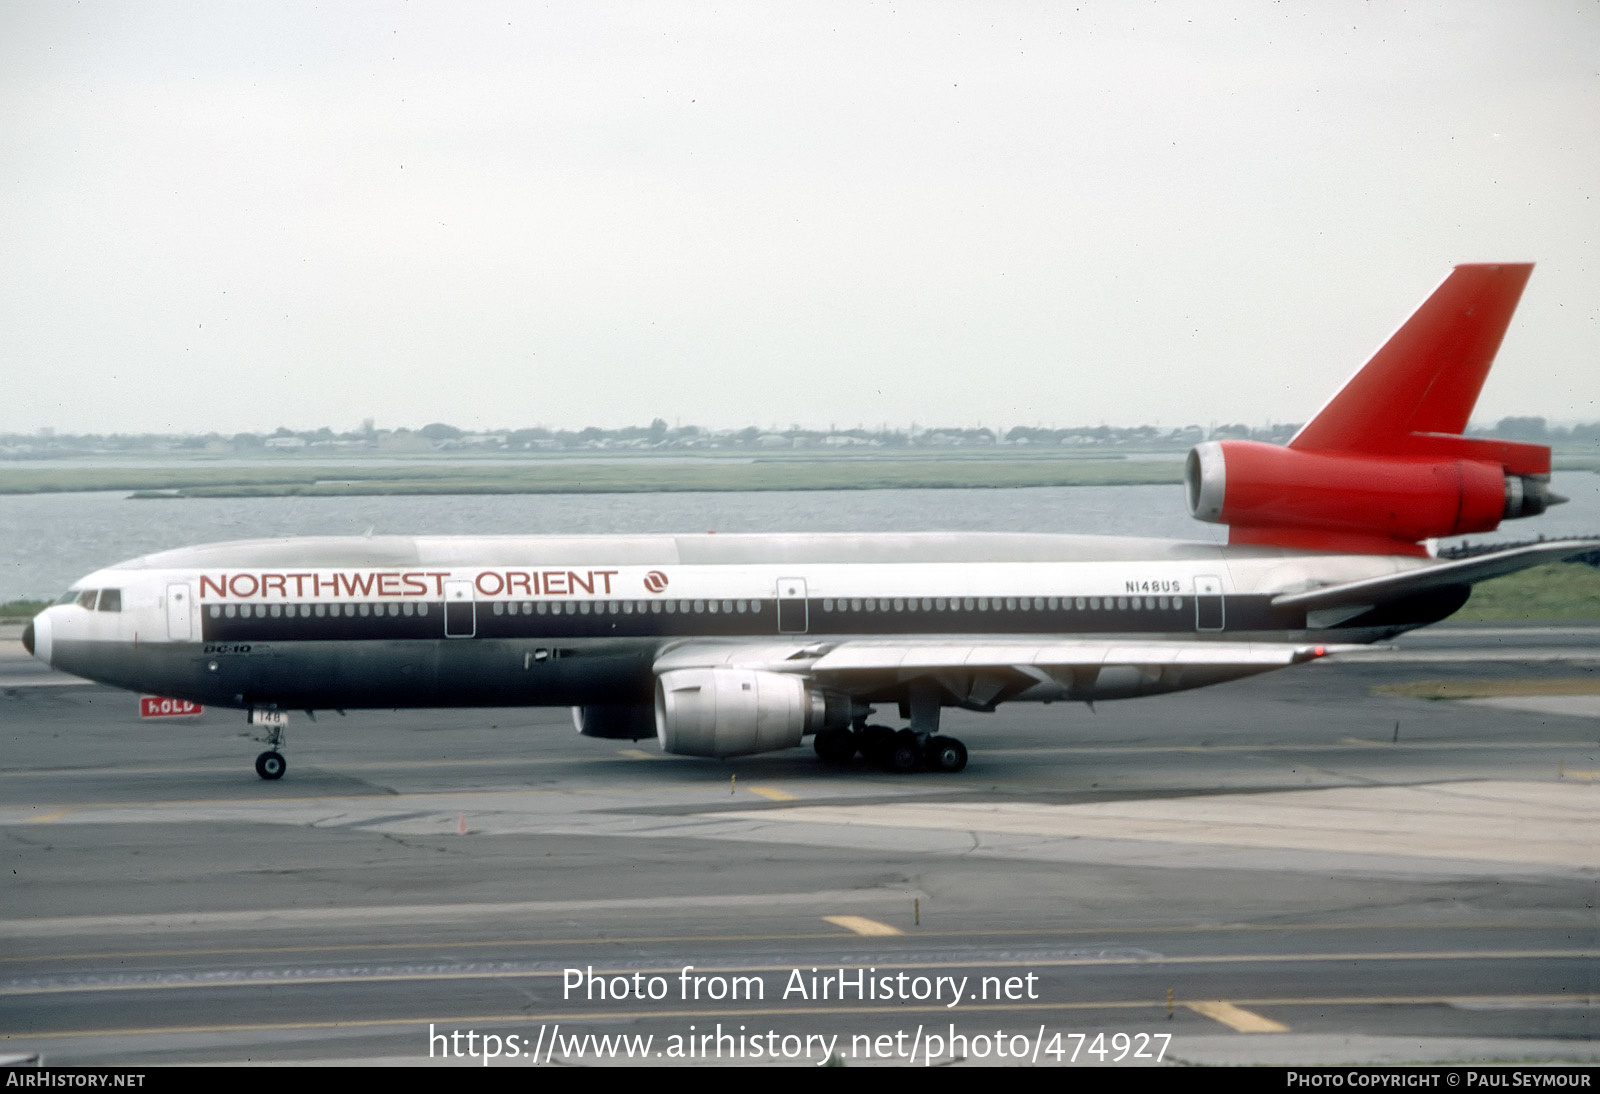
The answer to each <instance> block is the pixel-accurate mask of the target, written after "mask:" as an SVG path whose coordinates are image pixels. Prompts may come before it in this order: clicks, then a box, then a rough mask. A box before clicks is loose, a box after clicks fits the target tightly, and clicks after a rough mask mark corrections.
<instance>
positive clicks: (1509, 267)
mask: <svg viewBox="0 0 1600 1094" xmlns="http://www.w3.org/2000/svg"><path fill="white" fill-rule="evenodd" d="M1532 272H1533V264H1532V263H1531V262H1529V263H1497V264H1487V263H1485V264H1474V265H1465V266H1457V267H1456V268H1455V269H1454V270H1453V271H1451V273H1450V276H1449V277H1446V278H1445V279H1444V282H1443V283H1442V284H1441V285H1440V286H1439V287H1438V288H1437V289H1435V290H1434V291H1433V293H1432V295H1430V296H1429V297H1428V299H1427V300H1425V301H1423V303H1422V306H1421V307H1419V308H1418V309H1417V310H1416V311H1415V312H1414V313H1412V316H1411V318H1410V319H1407V320H1406V321H1405V323H1404V324H1403V325H1402V326H1401V327H1400V329H1399V330H1397V331H1395V333H1394V334H1393V335H1392V336H1391V337H1390V339H1389V340H1388V341H1387V342H1385V343H1384V344H1383V346H1382V347H1381V348H1380V349H1379V350H1378V352H1377V353H1374V354H1373V355H1372V358H1371V359H1370V360H1369V361H1368V362H1367V363H1366V364H1365V365H1362V366H1361V369H1360V370H1359V371H1358V372H1357V373H1356V374H1355V375H1354V376H1352V377H1351V378H1350V379H1349V381H1347V382H1346V383H1345V385H1344V387H1342V388H1340V389H1339V393H1338V394H1337V395H1335V396H1334V397H1333V398H1332V399H1331V400H1329V402H1328V404H1327V405H1326V406H1324V407H1323V408H1322V410H1321V411H1319V412H1318V413H1317V415H1316V417H1314V418H1312V419H1311V421H1309V422H1307V423H1306V425H1305V426H1304V427H1303V428H1302V429H1301V430H1300V432H1299V433H1297V434H1295V436H1294V439H1293V440H1291V441H1290V442H1289V447H1290V448H1295V449H1300V450H1302V451H1307V452H1325V453H1330V454H1334V453H1343V454H1349V455H1357V454H1359V455H1367V456H1376V455H1395V456H1413V457H1421V456H1435V457H1453V458H1458V459H1474V458H1476V459H1485V460H1492V461H1493V462H1496V463H1500V464H1502V465H1504V466H1505V467H1506V469H1507V470H1508V471H1511V472H1514V473H1517V474H1545V473H1548V472H1549V470H1550V455H1549V449H1547V448H1544V447H1543V446H1540V445H1519V444H1512V443H1509V442H1503V441H1475V440H1467V439H1464V438H1461V437H1460V436H1459V434H1460V433H1461V432H1462V431H1463V430H1464V429H1466V427H1467V419H1468V417H1470V416H1471V414H1472V408H1473V406H1474V405H1475V404H1476V403H1477V401H1478V392H1480V391H1481V390H1482V389H1483V382H1484V380H1485V379H1486V378H1487V377H1488V375H1489V366H1490V365H1492V364H1493V363H1494V356H1495V353H1496V352H1498V351H1499V349H1500V341H1501V339H1502V338H1504V337H1505V333H1506V327H1507V325H1508V324H1509V323H1510V322H1511V314H1512V313H1513V312H1514V311H1516V308H1517V302H1518V301H1519V300H1520V299H1521V298H1522V290H1523V287H1524V286H1525V285H1527V283H1528V276H1529V275H1530V274H1531V273H1532Z"/></svg>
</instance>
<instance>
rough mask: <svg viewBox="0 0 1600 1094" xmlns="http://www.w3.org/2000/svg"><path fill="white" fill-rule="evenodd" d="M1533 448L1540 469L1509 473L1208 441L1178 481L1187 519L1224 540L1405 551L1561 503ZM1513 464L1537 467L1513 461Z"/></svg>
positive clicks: (1470, 465)
mask: <svg viewBox="0 0 1600 1094" xmlns="http://www.w3.org/2000/svg"><path fill="white" fill-rule="evenodd" d="M1442 439H1444V438H1441V440H1442ZM1450 439H1451V440H1455V441H1458V442H1460V443H1462V444H1465V445H1472V444H1474V443H1475V442H1474V441H1471V440H1467V439H1465V438H1450ZM1487 443H1488V444H1489V445H1490V446H1493V447H1496V448H1500V447H1505V446H1500V445H1495V444H1494V442H1487ZM1514 447H1515V448H1518V449H1533V448H1537V446H1534V445H1518V446H1514ZM1539 453H1540V454H1542V455H1543V458H1544V467H1545V469H1546V470H1545V471H1538V472H1534V471H1531V470H1530V471H1529V472H1528V473H1518V472H1517V471H1514V470H1512V469H1511V468H1508V467H1507V466H1506V465H1505V464H1503V463H1501V462H1500V461H1498V460H1495V461H1494V462H1489V461H1486V460H1475V459H1462V458H1455V459H1451V458H1442V459H1427V458H1402V457H1388V458H1386V457H1382V456H1356V455H1347V454H1342V453H1341V454H1332V453H1325V452H1304V451H1300V450H1298V449H1294V448H1280V447H1278V446H1277V445H1270V444H1260V443H1258V442H1255V441H1210V442H1207V443H1206V444H1202V445H1198V446H1196V447H1195V448H1194V449H1193V450H1191V451H1190V453H1189V458H1188V461H1187V463H1186V464H1185V467H1184V476H1183V477H1184V486H1185V489H1186V492H1187V495H1188V501H1189V513H1190V515H1192V516H1194V517H1195V518H1197V519H1199V520H1205V521H1211V522H1212V523H1216V524H1227V525H1230V526H1231V528H1232V534H1231V536H1230V539H1231V541H1232V542H1234V543H1276V544H1282V545H1284V546H1309V547H1315V546H1326V547H1329V548H1331V549H1338V550H1379V551H1383V552H1392V551H1410V552H1412V553H1415V551H1416V547H1415V545H1416V544H1417V543H1418V542H1420V541H1421V540H1425V539H1433V538H1437V537H1440V536H1459V535H1466V534H1468V533H1477V532H1489V531H1493V530H1494V529H1495V528H1496V527H1498V526H1499V524H1500V522H1501V521H1502V520H1515V519H1517V518H1519V517H1531V516H1537V515H1538V514H1540V513H1542V512H1544V511H1545V509H1546V507H1547V506H1549V505H1551V504H1553V503H1556V502H1559V501H1562V500H1564V499H1562V498H1560V497H1559V496H1553V495H1551V493H1550V476H1549V474H1548V473H1547V471H1548V466H1549V465H1548V459H1549V450H1548V449H1539ZM1513 466H1520V467H1530V466H1538V463H1537V462H1533V463H1531V464H1530V461H1528V460H1526V459H1520V460H1517V461H1516V463H1515V464H1514V465H1513Z"/></svg>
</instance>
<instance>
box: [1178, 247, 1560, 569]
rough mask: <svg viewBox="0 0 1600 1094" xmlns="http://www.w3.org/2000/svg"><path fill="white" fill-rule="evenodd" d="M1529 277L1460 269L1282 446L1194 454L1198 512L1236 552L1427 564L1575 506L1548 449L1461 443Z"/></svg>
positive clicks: (1191, 489) (1217, 446) (1193, 503)
mask: <svg viewBox="0 0 1600 1094" xmlns="http://www.w3.org/2000/svg"><path fill="white" fill-rule="evenodd" d="M1532 271H1533V267H1532V265H1531V264H1496V265H1488V264H1483V265H1467V266H1457V267H1456V268H1455V269H1454V270H1453V271H1452V272H1451V274H1450V276H1449V277H1447V278H1445V280H1444V282H1443V283H1442V284H1441V285H1440V286H1439V287H1438V288H1437V289H1435V290H1434V292H1433V293H1432V295H1430V296H1429V297H1428V299H1427V300H1425V301H1424V302H1423V304H1422V306H1421V307H1420V308H1418V309H1417V310H1416V312H1414V313H1413V314H1412V316H1411V318H1410V319H1408V320H1406V322H1405V324H1404V325H1403V326H1402V327H1401V328H1400V329H1399V330H1398V331H1396V332H1395V334H1394V335H1393V336H1392V337H1391V338H1390V339H1389V340H1388V341H1387V342H1385V343H1384V344H1383V346H1382V347H1380V348H1379V350H1378V352H1377V353H1375V354H1373V356H1372V358H1371V359H1370V360H1369V361H1368V362H1367V363H1366V364H1365V365H1363V366H1362V367H1361V369H1360V370H1359V371H1358V372H1357V373H1356V374H1355V376H1353V377H1351V379H1350V380H1349V382H1348V383H1346V384H1345V386H1344V387H1343V388H1341V389H1340V390H1339V393H1338V394H1337V395H1335V396H1334V397H1333V398H1332V399H1331V400H1329V402H1328V404H1327V405H1326V406H1325V407H1323V408H1322V410H1321V411H1320V412H1319V413H1318V414H1317V416H1316V417H1315V418H1313V419H1312V420H1311V421H1310V422H1308V423H1306V425H1305V426H1304V427H1303V428H1302V429H1301V430H1300V432H1299V433H1297V434H1295V436H1294V439H1293V440H1291V441H1290V442H1289V444H1288V446H1287V447H1279V446H1277V445H1270V444H1261V443H1258V442H1254V441H1211V442H1207V443H1205V444H1202V445H1199V446H1197V447H1196V448H1195V449H1194V450H1192V451H1191V452H1190V453H1189V458H1188V461H1187V463H1186V464H1185V467H1184V483H1185V486H1186V487H1187V491H1188V500H1189V512H1190V513H1191V514H1192V515H1193V516H1194V517H1196V518H1197V519H1199V520H1205V521H1211V522H1214V523H1219V524H1226V525H1229V527H1230V529H1231V530H1230V532H1229V537H1228V538H1229V541H1230V542H1232V543H1270V544H1276V545H1280V546H1285V547H1303V548H1312V549H1326V550H1335V551H1358V552H1373V553H1381V554H1418V555H1420V554H1424V553H1425V551H1424V550H1423V548H1422V547H1421V546H1420V541H1422V540H1425V539H1433V538H1437V537H1440V536H1454V535H1464V534H1467V533H1477V532H1488V531H1491V530H1493V529H1494V528H1496V527H1497V526H1498V525H1499V524H1500V522H1501V521H1502V520H1512V519H1515V518H1518V517H1531V516H1536V515H1538V514H1539V513H1542V512H1544V511H1545V509H1546V507H1548V506H1550V505H1555V504H1558V503H1559V502H1562V501H1564V500H1566V499H1564V498H1561V497H1559V496H1557V495H1554V494H1551V493H1550V487H1549V483H1550V450H1549V449H1548V448H1546V447H1544V446H1543V445H1534V444H1519V443H1516V442H1511V441H1499V440H1490V439H1486V438H1476V437H1464V436H1462V435H1461V434H1462V432H1463V431H1464V430H1465V429H1466V428H1467V419H1468V417H1469V416H1470V415H1471V413H1472V408H1473V406H1474V405H1476V403H1477V400H1478V393H1479V391H1480V390H1482V388H1483V382H1484V380H1485V379H1486V378H1487V377H1488V374H1489V367H1490V365H1492V364H1493V363H1494V357H1495V354H1496V352H1498V350H1499V348H1500V342H1501V339H1502V338H1503V337H1504V336H1505V331H1506V327H1507V325H1508V324H1509V323H1510V322H1511V315H1512V312H1514V311H1515V310H1516V306H1517V301H1518V300H1519V299H1521V296H1522V290H1523V287H1524V286H1525V285H1526V284H1527V281H1528V276H1529V274H1531V273H1532Z"/></svg>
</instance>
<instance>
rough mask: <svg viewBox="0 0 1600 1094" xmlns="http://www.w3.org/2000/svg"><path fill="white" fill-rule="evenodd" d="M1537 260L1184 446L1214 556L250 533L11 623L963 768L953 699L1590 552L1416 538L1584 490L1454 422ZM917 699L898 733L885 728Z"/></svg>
mask: <svg viewBox="0 0 1600 1094" xmlns="http://www.w3.org/2000/svg"><path fill="white" fill-rule="evenodd" d="M1532 269H1533V267H1532V266H1531V265H1529V264H1515V265H1513V264H1495V265H1490V264H1481V265H1464V266H1457V267H1456V268H1455V269H1454V270H1453V271H1452V272H1451V273H1450V275H1449V276H1448V277H1446V278H1445V280H1444V281H1443V282H1442V283H1441V284H1440V285H1439V287H1438V288H1437V289H1435V290H1434V292H1433V293H1432V295H1430V296H1429V297H1428V298H1427V300H1425V301H1424V302H1423V304H1422V306H1421V307H1420V308H1418V309H1417V311H1416V312H1415V313H1414V314H1413V315H1412V316H1411V317H1410V318H1409V319H1408V320H1407V321H1406V322H1405V324H1404V325H1402V326H1401V327H1400V329H1399V330H1398V331H1396V332H1395V334H1394V335H1393V336H1392V337H1391V338H1390V339H1389V340H1388V341H1387V342H1386V343H1385V344H1384V345H1383V346H1382V347H1381V348H1380V349H1379V350H1378V351H1377V353H1375V354H1374V355H1373V357H1372V358H1371V360H1369V361H1368V362H1367V363H1366V364H1365V365H1364V366H1363V367H1362V368H1361V369H1360V370H1359V371H1358V372H1356V374H1355V375H1354V376H1353V377H1352V378H1351V379H1350V380H1349V381H1348V382H1347V383H1346V384H1345V385H1344V387H1343V388H1342V389H1340V391H1339V392H1338V394H1337V395H1335V396H1334V397H1333V399H1332V400H1330V401H1329V402H1328V403H1327V405H1326V406H1324V407H1323V408H1322V410H1321V411H1319V412H1318V413H1317V415H1316V416H1315V417H1313V418H1312V419H1311V420H1310V422H1308V423H1307V424H1306V425H1305V426H1304V427H1303V428H1302V429H1301V430H1300V431H1299V432H1298V433H1297V434H1296V435H1295V436H1294V438H1293V439H1292V440H1291V441H1290V442H1289V443H1288V445H1287V446H1277V445H1269V444H1262V443H1257V442H1252V441H1235V440H1225V441H1209V442H1206V443H1204V444H1201V445H1198V446H1197V447H1196V448H1194V449H1193V451H1191V452H1190V453H1189V455H1188V460H1187V464H1186V466H1185V471H1184V481H1185V484H1186V486H1187V495H1188V503H1189V510H1190V512H1191V513H1192V514H1193V515H1194V516H1195V517H1197V518H1198V519H1200V520H1204V521H1211V522H1215V523H1221V524H1226V525H1228V526H1229V534H1228V543H1227V545H1226V546H1223V545H1220V544H1216V543H1211V542H1182V541H1171V540H1148V539H1127V538H1111V537H1103V536H1069V535H1028V534H969V533H960V534H915V535H901V534H887V535H885V534H875V535H843V534H828V535H807V534H782V535H655V536H370V537H309V538H294V539H266V540H246V541H240V542H233V543H217V544H208V545H204V546H199V547H187V548H182V549H178V550H171V551H162V552H158V553H156V554H151V555H146V556H144V557H142V558H136V559H133V560H131V561H128V562H124V563H121V564H119V565H116V566H111V567H109V568H107V569H103V570H99V571H96V572H95V573H92V574H90V575H88V576H87V577H85V578H84V579H83V580H81V581H79V582H78V583H77V584H75V585H74V586H73V588H72V589H71V590H69V591H68V592H67V593H66V594H65V595H63V596H62V597H61V598H60V600H58V601H57V602H56V603H55V604H54V605H52V606H51V607H50V608H47V609H46V610H45V611H43V612H42V613H40V614H39V615H38V616H36V617H35V618H34V620H33V621H32V622H31V623H30V624H29V625H28V627H27V628H26V629H25V630H24V632H23V643H24V645H25V646H26V647H27V648H28V650H29V651H30V652H32V653H33V654H34V655H35V656H37V657H40V658H42V659H43V660H45V661H47V662H48V663H50V664H51V665H53V666H55V667H56V668H59V669H62V670H65V671H66V672H70V673H74V674H76V675H78V676H83V677H87V678H88V679H90V680H94V681H98V682H100V683H103V684H109V685H112V686H115V687H120V688H127V689H130V690H134V691H140V692H145V693H153V694H156V695H160V696H166V697H171V698H174V699H183V700H189V701H192V702H195V703H207V704H214V705H220V706H226V707H236V708H241V709H244V710H246V711H248V712H249V713H248V718H249V720H250V721H251V722H252V723H255V724H261V725H265V726H267V727H268V730H267V731H268V734H269V735H268V737H267V743H268V751H266V752H263V753H262V754H261V755H260V756H259V757H258V758H257V760H256V771H257V773H258V774H260V775H261V776H262V777H263V778H267V779H276V778H279V777H281V776H282V775H283V772H284V767H285V764H284V759H283V755H282V753H281V751H280V748H281V745H282V727H283V724H284V722H285V720H286V716H285V714H284V712H286V711H289V710H305V711H308V712H311V711H316V710H319V709H334V710H342V709H346V708H401V707H463V706H518V705H527V706H570V707H572V708H573V721H574V723H575V724H576V726H577V729H578V732H580V733H582V734H584V735H586V736H590V737H602V738H613V739H634V740H637V739H639V738H641V737H648V736H654V737H656V738H657V739H658V740H659V741H660V744H661V748H662V749H663V750H665V751H667V752H673V753H679V754H683V755H689V756H739V755H745V754H748V753H756V752H765V751H771V750H775V749H784V748H792V747H794V746H796V745H799V744H801V743H802V741H803V739H804V738H805V737H806V736H808V735H811V736H813V737H814V741H815V747H816V751H817V753H818V754H819V755H820V756H821V757H822V758H823V759H824V760H825V761H829V762H833V763H847V762H850V761H852V760H853V759H854V758H855V757H856V756H857V755H858V754H860V755H864V756H865V757H866V758H867V759H868V760H869V761H871V762H873V763H877V764H881V765H883V766H885V767H887V768H889V769H891V770H896V771H912V770H917V769H922V768H931V769H934V770H938V771H959V770H961V769H962V768H963V767H964V766H965V765H966V761H967V750H966V747H965V746H964V745H963V744H962V743H961V742H960V741H958V740H956V739H955V738H953V737H948V736H943V735H941V734H940V733H939V719H940V713H941V710H942V709H943V708H945V707H960V708H962V709H966V710H976V711H992V710H993V709H994V708H995V707H996V706H998V705H999V704H1000V703H1004V702H1013V701H1017V702H1025V701H1032V702H1046V703H1048V702H1052V701H1055V700H1064V701H1082V702H1090V703H1092V702H1093V701H1095V700H1100V699H1122V698H1130V697H1133V696H1141V695H1154V694H1159V693H1162V692H1169V691H1180V690H1184V689H1187V688H1195V687H1201V686H1204V685H1206V684H1214V683H1218V682H1219V681H1224V680H1232V679H1236V678H1239V677H1243V676H1248V675H1251V674H1253V673H1258V672H1264V671H1266V670H1268V669H1275V668H1279V667H1282V666H1285V665H1291V664H1295V663H1296V662H1301V661H1307V660H1310V659H1313V658H1315V657H1318V656H1320V655H1322V654H1323V653H1324V652H1325V651H1326V650H1327V648H1328V647H1329V646H1331V645H1332V644H1335V643H1338V644H1344V643H1370V642H1373V641H1377V640H1380V639H1385V638H1389V637H1392V636H1394V635H1396V634H1399V633H1401V632H1403V631H1406V630H1409V629H1411V628H1414V627H1420V626H1423V625H1425V624H1428V623H1433V622H1436V621H1438V620H1440V619H1443V618H1445V617H1446V616H1448V615H1450V614H1451V613H1452V612H1454V611H1455V610H1456V609H1458V608H1459V607H1461V605H1462V604H1463V603H1465V602H1466V600H1467V597H1468V595H1469V593H1470V591H1471V586H1472V585H1473V584H1474V583H1475V582H1478V581H1482V580H1485V579H1486V578H1492V577H1496V576H1499V575H1501V574H1507V573H1511V572H1512V571H1515V570H1520V569H1523V568H1525V567H1528V566H1532V565H1535V564H1538V563H1541V562H1546V561H1550V560H1554V559H1559V558H1562V557H1565V556H1569V555H1573V554H1577V553H1580V552H1583V551H1590V550H1594V549H1595V548H1596V546H1600V542H1597V541H1595V540H1565V541H1556V542H1548V543H1540V544H1537V545H1535V546H1525V547H1517V548H1512V549H1506V550H1500V551H1496V552H1493V553H1490V554H1483V555H1479V556H1477V557H1473V558H1469V559H1462V560H1455V561H1447V560H1441V559H1437V558H1434V557H1430V554H1429V550H1428V547H1427V542H1428V541H1430V540H1433V539H1436V538H1438V537H1441V536H1452V535H1461V534H1466V533H1479V532H1487V531H1490V530H1492V529H1494V528H1495V527H1496V526H1498V525H1499V523H1500V522H1501V521H1502V520H1506V519H1512V518H1517V517H1528V516H1535V515H1537V514H1539V513H1542V512H1543V511H1544V510H1545V508H1546V506H1548V505H1551V504H1554V503H1557V502H1559V501H1562V500H1564V499H1562V498H1559V497H1557V496H1555V495H1552V494H1551V493H1550V492H1549V472H1550V450H1549V449H1548V448H1546V447H1544V446H1542V445H1533V444H1522V443H1516V442H1511V441H1502V440H1492V439H1486V438H1476V437H1465V436H1462V433H1463V431H1464V430H1465V429H1466V427H1467V419H1468V416H1469V415H1470V414H1471V412H1472V409H1473V406H1474V404H1475V403H1476V402H1477V398H1478V392H1479V390H1480V389H1481V388H1482V386H1483V382H1484V379H1485V377H1486V376H1487V375H1488V371H1489V366H1490V364H1491V363H1492V362H1493V360H1494V356H1495V353H1496V351H1497V350H1498V349H1499V346H1500V341H1501V338H1502V337H1503V335H1504V334H1505V330H1506V326H1507V325H1508V324H1509V322H1510V320H1511V315H1512V312H1513V311H1514V310H1515V308H1516V305H1517V301H1518V299H1519V298H1520V296H1521V295H1522V290H1523V286H1524V285H1525V284H1526V283H1527V280H1528V276H1529V274H1530V273H1531V272H1532ZM874 704H884V705H891V706H896V707H898V711H899V716H900V718H901V719H903V720H904V721H905V723H906V726H905V728H902V729H899V730H898V731H896V730H893V729H890V728H888V727H885V726H879V725H871V724H868V719H869V717H870V715H871V714H872V712H873V707H874Z"/></svg>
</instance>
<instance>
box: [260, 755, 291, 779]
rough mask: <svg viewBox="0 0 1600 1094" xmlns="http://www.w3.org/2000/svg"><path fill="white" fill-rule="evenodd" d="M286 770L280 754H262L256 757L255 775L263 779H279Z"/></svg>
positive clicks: (286, 765)
mask: <svg viewBox="0 0 1600 1094" xmlns="http://www.w3.org/2000/svg"><path fill="white" fill-rule="evenodd" d="M288 768H289V765H288V764H286V763H284V762H283V754H282V753H281V752H270V751H269V752H263V753H262V754H261V755H259V756H257V757H256V774H257V775H260V776H261V777H262V778H263V779H269V780H270V779H281V778H283V773H284V772H285V771H287V770H288Z"/></svg>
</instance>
